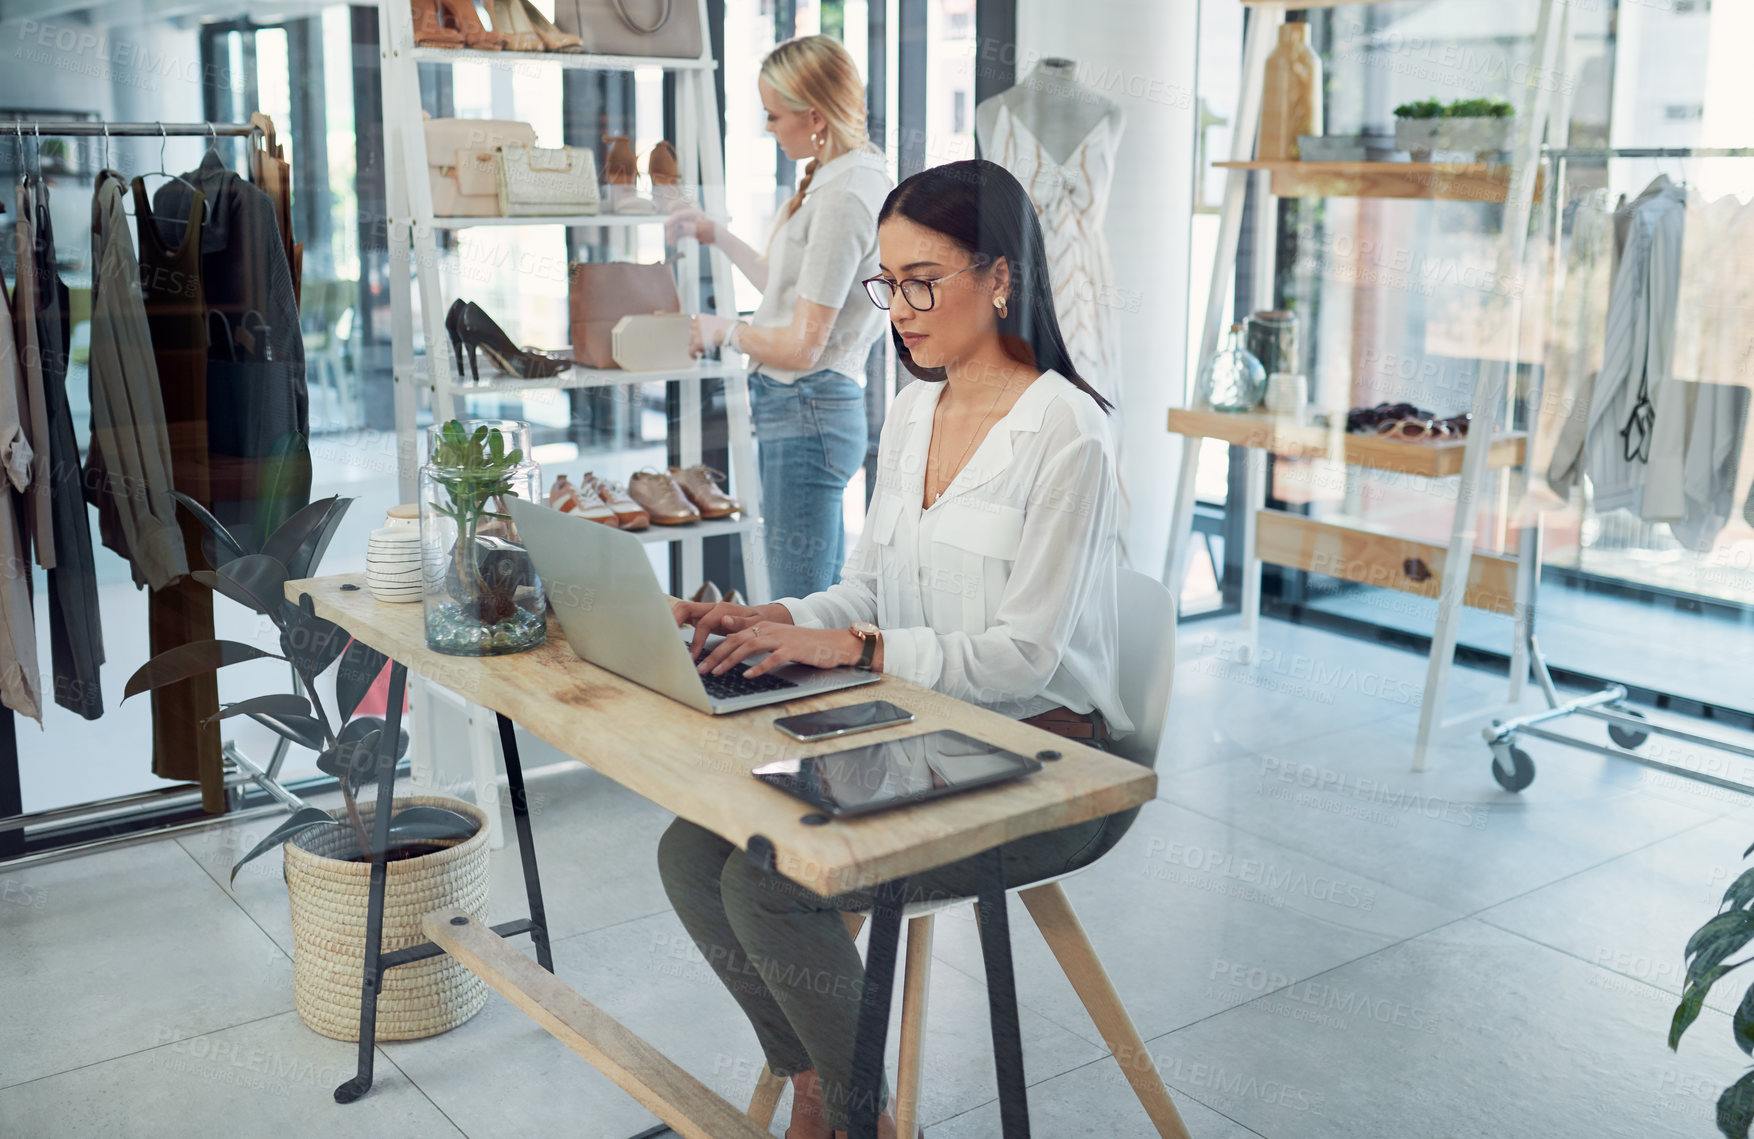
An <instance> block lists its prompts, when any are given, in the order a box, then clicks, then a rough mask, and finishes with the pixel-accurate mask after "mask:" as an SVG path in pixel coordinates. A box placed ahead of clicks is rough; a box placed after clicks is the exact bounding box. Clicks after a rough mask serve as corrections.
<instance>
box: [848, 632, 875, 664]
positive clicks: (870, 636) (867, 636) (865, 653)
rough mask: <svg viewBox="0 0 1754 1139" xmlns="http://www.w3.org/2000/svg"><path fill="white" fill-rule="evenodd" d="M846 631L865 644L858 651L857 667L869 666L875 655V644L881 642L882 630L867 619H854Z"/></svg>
mask: <svg viewBox="0 0 1754 1139" xmlns="http://www.w3.org/2000/svg"><path fill="white" fill-rule="evenodd" d="M848 631H849V632H851V633H852V634H853V636H855V637H857V638H859V641H860V643H861V644H863V645H864V646H865V647H864V648H863V650H861V651H860V653H859V663H858V667H859V668H870V667H871V662H872V660H874V659H876V656H877V646H878V645H879V644H880V643H882V640H883V631H882V630H881V629H879V628H878V627H877V626H875V625H873V624H871V622H869V621H854V622H853V623H852V625H851V626H850V627H849V630H848Z"/></svg>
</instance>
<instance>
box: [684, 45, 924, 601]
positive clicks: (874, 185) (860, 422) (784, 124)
mask: <svg viewBox="0 0 1754 1139" xmlns="http://www.w3.org/2000/svg"><path fill="white" fill-rule="evenodd" d="M757 86H758V87H759V88H760V92H761V105H762V106H763V107H764V108H766V110H767V129H768V130H769V131H770V132H772V134H773V136H774V139H775V141H777V142H778V143H779V145H780V149H781V150H783V151H785V153H786V157H788V158H790V159H793V160H794V161H802V162H806V165H805V167H804V178H803V181H802V182H801V183H800V184H799V186H798V191H797V193H795V194H793V195H792V198H791V200H790V201H788V202H787V203H786V204H785V205H784V206H782V207H781V208H780V211H779V216H778V218H777V219H776V221H775V226H774V229H773V231H772V232H771V233H770V234H769V236H768V240H767V244H766V248H765V250H764V251H760V252H758V251H757V250H756V249H755V248H754V247H753V246H751V245H749V244H748V243H747V242H745V241H743V240H741V239H740V238H738V237H737V236H736V235H734V234H732V233H730V232H729V231H728V230H727V229H725V228H723V227H721V226H717V225H715V224H714V223H713V221H712V219H710V218H709V217H707V216H706V215H705V214H703V213H701V212H700V211H699V210H693V209H690V210H678V211H677V212H676V213H675V214H673V215H672V216H671V219H670V221H669V224H668V229H669V236H670V239H671V240H672V241H675V240H676V239H677V238H678V237H680V236H682V235H684V234H692V235H693V236H695V237H698V238H699V239H700V240H701V241H703V242H709V243H712V244H715V245H717V246H718V247H719V248H720V249H723V250H724V251H725V253H726V255H727V256H729V257H730V259H731V262H732V264H734V265H736V266H737V267H738V268H739V269H741V270H743V272H744V274H745V275H747V276H748V278H749V279H750V280H751V281H752V282H754V284H755V286H756V287H757V288H759V289H760V290H761V292H762V297H761V304H760V306H759V307H758V308H757V309H756V310H755V315H754V318H753V319H752V320H751V321H750V322H748V323H745V322H743V321H732V320H727V319H725V318H724V317H719V316H711V315H702V316H700V317H697V318H696V322H695V349H696V351H697V352H704V351H708V350H710V349H713V348H718V347H721V346H727V345H728V346H729V347H731V348H733V349H736V350H738V351H740V352H742V353H744V354H745V355H747V356H748V357H749V360H750V368H751V375H750V378H749V396H750V402H751V404H752V405H753V413H754V420H755V434H756V438H757V440H758V442H759V465H760V469H761V499H762V513H763V515H764V516H765V526H764V529H765V537H766V550H765V553H766V555H767V572H768V580H769V583H770V585H771V587H772V590H773V594H774V596H776V597H804V596H807V595H809V594H811V593H816V592H819V591H821V590H824V589H827V588H828V587H829V586H831V585H833V584H834V583H835V582H836V581H838V580H839V579H840V569H841V565H842V563H843V562H845V561H846V531H845V528H844V526H843V525H842V513H841V511H842V507H841V499H842V496H843V495H844V494H845V493H846V487H847V482H848V481H849V480H850V479H851V478H852V476H853V473H854V472H855V471H857V470H858V469H859V468H860V466H862V465H863V463H864V461H865V447H866V442H867V439H866V428H865V392H864V376H865V358H866V356H867V355H868V354H869V352H870V350H871V345H872V344H873V343H875V342H876V340H877V337H878V336H879V335H881V333H882V330H883V314H882V313H880V312H878V311H876V310H875V309H874V308H872V307H871V303H870V302H869V300H867V299H866V297H865V295H864V287H863V286H862V285H861V284H860V283H859V282H860V281H862V280H863V279H864V278H866V277H869V276H871V275H872V274H873V273H875V272H877V212H878V210H879V209H881V208H882V206H883V200H884V198H885V197H886V196H887V195H888V194H889V191H890V190H891V189H893V188H894V183H893V182H891V181H890V179H889V174H888V172H887V169H886V166H885V163H884V159H883V154H882V152H880V151H878V150H877V149H876V148H875V147H873V146H872V145H871V143H870V141H869V139H868V138H867V137H866V134H865V87H864V82H863V80H861V79H860V78H859V70H858V67H857V66H855V65H854V63H853V57H852V56H851V55H850V54H848V52H847V49H846V48H844V47H842V46H841V44H840V43H839V41H837V40H833V39H830V38H828V37H827V36H799V37H798V38H796V39H791V40H787V41H786V42H785V43H782V44H780V45H779V46H778V47H776V48H774V49H773V51H772V52H770V53H769V54H768V56H767V58H766V59H765V60H763V61H762V64H761V73H760V77H759V78H758V79H757Z"/></svg>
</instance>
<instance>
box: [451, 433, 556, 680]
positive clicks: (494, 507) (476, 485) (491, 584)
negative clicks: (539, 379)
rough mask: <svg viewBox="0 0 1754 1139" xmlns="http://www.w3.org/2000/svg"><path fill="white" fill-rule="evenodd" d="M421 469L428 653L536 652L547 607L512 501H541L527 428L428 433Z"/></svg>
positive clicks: (539, 475)
mask: <svg viewBox="0 0 1754 1139" xmlns="http://www.w3.org/2000/svg"><path fill="white" fill-rule="evenodd" d="M426 442H427V451H426V453H427V459H426V465H425V466H423V467H421V468H420V547H421V600H422V603H423V605H424V606H425V614H424V616H425V618H426V644H427V647H428V648H430V649H432V650H433V651H435V652H441V653H450V654H451V655H453V656H496V655H499V654H501V653H515V652H520V651H522V650H524V649H528V648H534V647H535V646H537V645H539V644H541V643H542V642H543V640H544V639H545V638H546V636H547V628H548V626H547V604H548V603H547V598H546V596H545V595H544V593H543V589H542V582H541V580H540V579H539V578H538V577H537V576H536V569H535V567H534V566H533V565H532V564H531V563H530V556H529V554H528V553H526V552H525V550H524V547H523V543H522V542H520V541H519V539H518V532H517V527H516V525H515V524H514V523H513V522H512V520H511V517H510V512H509V511H507V510H506V508H505V502H506V500H507V499H509V498H522V499H524V500H525V501H527V502H541V501H542V469H541V467H540V466H538V465H537V463H536V461H535V460H533V459H531V458H530V457H529V456H530V425H529V424H527V423H520V422H518V421H516V420H510V419H474V420H455V419H453V420H450V421H448V422H446V423H441V424H434V425H433V426H431V427H429V428H427V433H426Z"/></svg>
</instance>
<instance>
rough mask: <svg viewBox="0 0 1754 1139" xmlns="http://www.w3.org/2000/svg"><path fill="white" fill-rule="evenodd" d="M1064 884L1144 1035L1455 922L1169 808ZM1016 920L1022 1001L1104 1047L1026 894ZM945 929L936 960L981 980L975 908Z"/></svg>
mask: <svg viewBox="0 0 1754 1139" xmlns="http://www.w3.org/2000/svg"><path fill="white" fill-rule="evenodd" d="M1063 888H1064V889H1065V891H1066V893H1067V896H1068V897H1069V898H1070V899H1071V902H1072V905H1073V908H1074V909H1075V910H1076V911H1077V912H1078V914H1079V917H1080V920H1081V922H1082V923H1083V925H1084V928H1085V930H1086V932H1087V933H1088V934H1089V935H1090V940H1091V944H1092V945H1094V946H1095V948H1096V951H1097V953H1098V955H1099V956H1100V957H1101V958H1102V962H1103V965H1104V967H1105V968H1106V969H1107V971H1108V974H1109V976H1110V978H1111V979H1113V981H1114V984H1115V987H1116V989H1117V990H1118V991H1119V992H1120V995H1121V999H1122V1000H1123V1001H1124V1002H1125V1003H1126V1006H1127V1010H1128V1012H1129V1013H1130V1014H1131V1016H1132V1018H1133V1022H1134V1024H1135V1025H1137V1026H1138V1029H1139V1031H1140V1034H1141V1035H1142V1036H1144V1037H1145V1038H1147V1039H1149V1038H1150V1037H1152V1036H1155V1035H1159V1034H1161V1033H1164V1032H1168V1031H1169V1030H1171V1029H1173V1028H1177V1027H1180V1026H1182V1025H1185V1024H1189V1023H1192V1022H1193V1021H1196V1020H1199V1019H1201V1018H1202V1017H1206V1016H1210V1015H1211V1014H1212V1013H1214V1012H1217V1011H1219V1010H1221V1009H1224V1008H1228V1007H1230V1005H1231V1004H1233V1003H1234V997H1233V991H1234V987H1233V985H1232V984H1231V978H1232V977H1233V976H1234V975H1235V974H1236V973H1237V972H1238V971H1239V970H1240V971H1241V972H1243V973H1247V972H1248V971H1250V970H1261V971H1264V972H1265V973H1268V974H1271V975H1274V976H1283V977H1284V978H1285V980H1284V981H1283V982H1282V983H1285V984H1289V983H1290V982H1291V981H1293V980H1297V979H1299V978H1303V977H1308V976H1312V975H1314V974H1316V973H1320V972H1322V971H1323V970H1326V969H1330V968H1333V967H1334V966H1335V965H1338V964H1340V963H1342V962H1345V961H1349V960H1352V959H1353V958H1356V957H1358V956H1359V955H1361V954H1364V953H1369V952H1372V951H1374V950H1377V949H1381V948H1382V947H1383V946H1385V945H1390V944H1393V943H1394V942H1396V941H1399V940H1401V939H1402V938H1405V937H1410V936H1412V935H1413V934H1416V933H1419V932H1422V931H1424V930H1427V929H1431V928H1432V927H1434V926H1437V925H1440V924H1442V923H1443V922H1446V921H1450V920H1452V919H1454V918H1455V917H1456V916H1457V914H1456V912H1455V911H1451V910H1446V909H1444V908H1443V907H1441V906H1437V905H1433V904H1431V903H1430V902H1427V901H1423V900H1421V899H1418V898H1414V897H1411V896H1409V895H1407V894H1404V893H1401V892H1400V891H1397V890H1394V889H1392V888H1390V887H1387V886H1384V885H1382V884H1381V883H1379V882H1376V881H1373V880H1371V879H1369V878H1367V877H1364V876H1362V875H1358V874H1353V873H1349V872H1346V871H1343V870H1339V869H1338V868H1336V867H1335V866H1334V865H1333V864H1331V863H1328V862H1324V861H1322V860H1320V859H1316V858H1311V857H1308V856H1306V855H1303V854H1299V853H1296V852H1295V851H1292V850H1289V849H1287V848H1286V847H1283V846H1279V845H1277V844H1275V843H1272V842H1268V841H1265V840H1263V839H1260V838H1257V837H1255V836H1253V835H1250V834H1247V833H1245V832H1243V831H1241V830H1239V829H1237V828H1235V827H1229V826H1225V825H1224V824H1222V823H1218V822H1215V821H1214V820H1212V819H1209V818H1206V817H1204V816H1202V815H1198V814H1195V813H1194V812H1192V811H1188V810H1185V809H1183V808H1181V807H1176V806H1173V805H1171V804H1168V803H1162V802H1154V803H1148V804H1146V806H1145V809H1144V810H1143V811H1142V812H1141V813H1140V815H1139V818H1138V820H1137V821H1136V822H1135V823H1134V824H1133V827H1132V829H1131V830H1130V831H1128V833H1127V836H1126V838H1124V839H1123V840H1122V841H1121V843H1120V844H1119V845H1118V846H1116V847H1115V848H1114V849H1113V850H1111V851H1110V852H1109V853H1108V854H1107V855H1106V856H1105V857H1104V858H1103V859H1102V860H1101V861H1099V862H1098V863H1097V864H1096V865H1095V866H1094V867H1092V868H1091V869H1089V870H1088V871H1086V872H1084V873H1082V874H1079V875H1077V876H1076V877H1073V878H1070V879H1067V880H1066V882H1065V884H1064V887H1063ZM1009 917H1010V924H1011V933H1012V953H1013V956H1014V958H1015V961H1016V968H1017V993H1018V999H1019V1001H1020V1002H1021V1003H1022V1004H1023V1005H1024V1006H1025V1007H1027V1008H1030V1009H1033V1010H1034V1011H1036V1012H1039V1013H1041V1014H1042V1015H1044V1016H1046V1017H1048V1018H1049V1019H1051V1020H1053V1021H1054V1022H1055V1023H1057V1024H1059V1025H1061V1026H1062V1027H1064V1028H1067V1029H1069V1030H1071V1031H1073V1032H1077V1033H1080V1034H1081V1035H1083V1036H1084V1037H1085V1038H1086V1039H1087V1040H1089V1041H1091V1042H1092V1043H1093V1044H1100V1042H1101V1036H1100V1034H1098V1033H1097V1031H1096V1028H1095V1026H1094V1025H1093V1024H1092V1023H1091V1022H1090V1017H1089V1015H1088V1014H1087V1013H1086V1012H1085V1011H1084V1006H1083V1004H1082V1003H1080V1002H1079V1000H1078V996H1077V994H1076V993H1075V992H1074V991H1073V990H1072V987H1071V984H1070V982H1068V981H1067V980H1066V977H1065V974H1064V973H1063V972H1062V971H1061V969H1060V966H1059V963H1058V962H1057V961H1056V960H1055V959H1054V957H1053V954H1052V953H1051V952H1050V951H1049V949H1048V947H1047V943H1046V942H1045V941H1044V940H1043V939H1042V937H1041V934H1040V933H1039V932H1038V931H1037V930H1036V929H1035V927H1034V922H1033V921H1032V920H1031V919H1030V917H1029V914H1028V911H1027V909H1026V908H1025V907H1024V905H1023V903H1022V902H1021V901H1019V900H1017V898H1016V896H1015V895H1013V897H1012V901H1011V905H1010V907H1009ZM937 928H938V933H937V941H936V945H935V952H936V954H937V956H938V957H939V958H940V959H942V960H943V961H945V962H947V963H949V964H950V965H952V966H954V967H955V968H956V969H959V970H961V971H962V972H963V973H965V974H967V975H968V976H970V977H977V978H978V977H984V976H985V972H984V969H983V967H982V965H981V954H980V941H979V937H978V934H977V932H976V929H975V925H974V921H973V907H972V906H970V907H957V908H955V909H950V910H945V911H943V912H942V913H940V914H939V916H938V921H937Z"/></svg>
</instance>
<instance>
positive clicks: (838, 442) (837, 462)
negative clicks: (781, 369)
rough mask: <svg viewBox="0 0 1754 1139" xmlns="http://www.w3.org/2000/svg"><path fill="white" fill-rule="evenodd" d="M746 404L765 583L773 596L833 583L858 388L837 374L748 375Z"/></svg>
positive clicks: (854, 457) (853, 455) (843, 544)
mask: <svg viewBox="0 0 1754 1139" xmlns="http://www.w3.org/2000/svg"><path fill="white" fill-rule="evenodd" d="M749 403H750V407H751V413H752V415H753V418H754V420H755V438H756V440H757V442H758V443H759V449H758V459H757V463H758V466H759V467H760V470H761V513H762V524H763V530H764V533H765V539H766V548H765V550H764V552H765V553H766V555H767V579H768V585H769V587H770V588H771V589H772V590H773V596H774V597H776V598H779V597H806V596H808V595H810V594H812V593H817V592H820V591H821V590H824V589H827V588H828V587H829V586H831V585H833V584H834V583H835V582H837V581H839V580H840V568H841V566H842V565H843V564H844V563H845V562H846V560H847V536H846V527H845V525H844V523H843V516H842V509H843V508H842V505H841V500H842V498H843V496H844V495H845V494H846V489H847V482H848V481H849V480H850V479H851V478H852V477H853V474H854V473H855V472H856V471H858V469H859V468H860V467H861V466H863V465H864V462H865V445H866V441H867V439H866V428H865V389H864V388H862V387H860V386H859V385H858V384H856V383H854V382H853V381H852V380H850V379H848V378H847V377H846V376H843V375H841V374H840V373H839V372H829V371H822V372H812V373H810V374H809V375H807V376H799V377H798V381H797V382H796V383H792V384H782V383H780V382H779V381H778V380H776V379H773V378H772V377H771V376H767V375H763V374H762V373H760V372H755V373H752V374H751V375H750V377H749Z"/></svg>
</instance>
